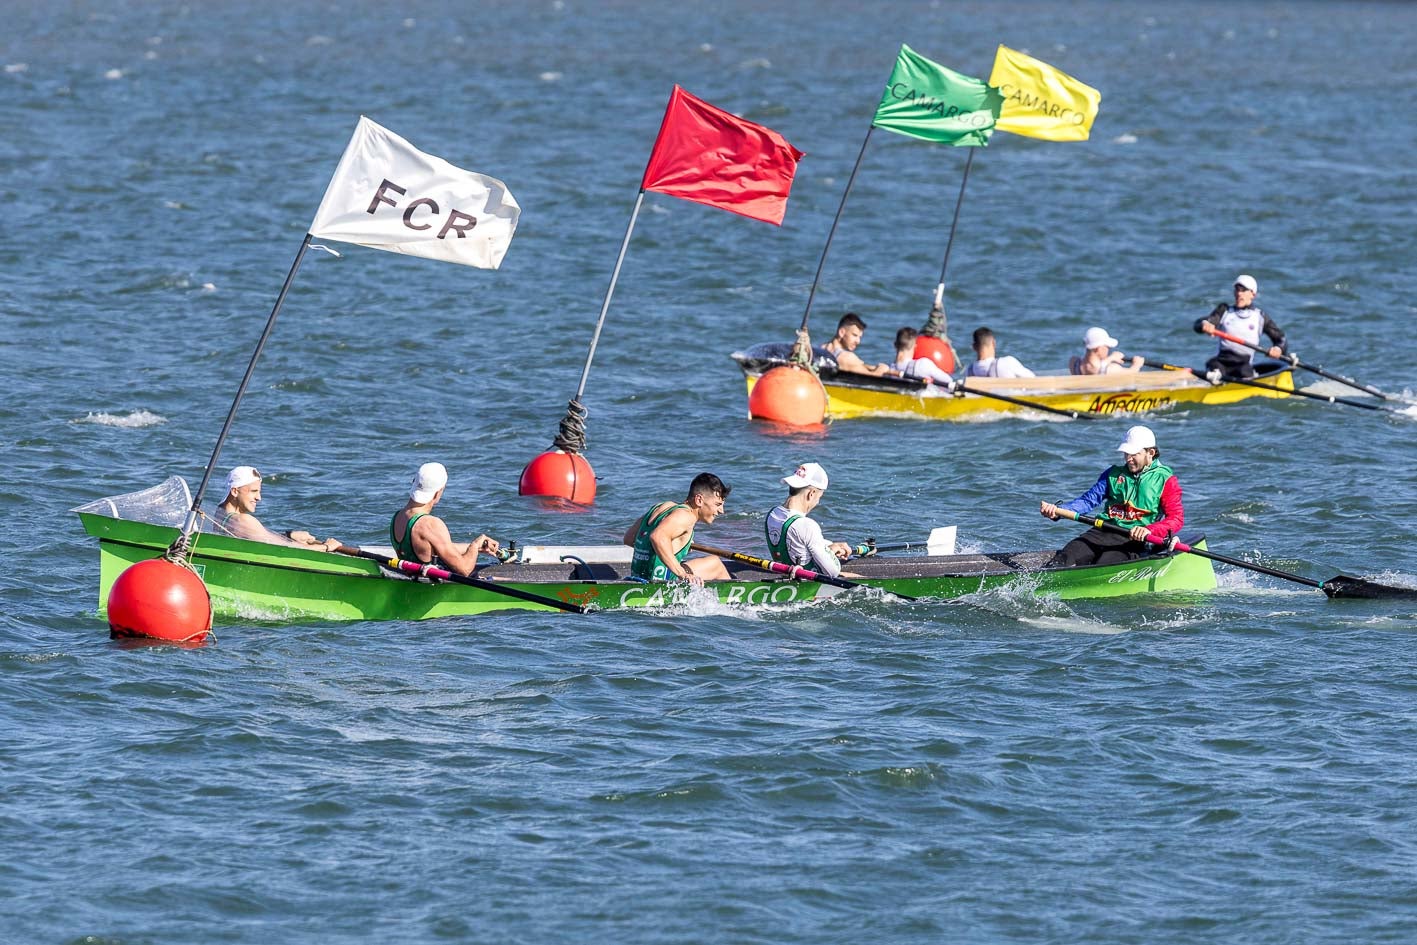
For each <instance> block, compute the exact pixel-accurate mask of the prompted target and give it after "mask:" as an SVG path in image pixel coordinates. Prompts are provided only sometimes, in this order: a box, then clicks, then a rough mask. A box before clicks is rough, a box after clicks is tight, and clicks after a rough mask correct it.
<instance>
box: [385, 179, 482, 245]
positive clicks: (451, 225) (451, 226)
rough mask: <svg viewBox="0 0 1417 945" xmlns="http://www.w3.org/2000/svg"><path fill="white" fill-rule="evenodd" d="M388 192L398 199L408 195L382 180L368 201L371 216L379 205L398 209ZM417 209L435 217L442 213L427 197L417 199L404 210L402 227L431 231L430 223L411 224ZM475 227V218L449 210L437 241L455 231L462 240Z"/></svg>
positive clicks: (399, 188)
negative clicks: (423, 209) (372, 197)
mask: <svg viewBox="0 0 1417 945" xmlns="http://www.w3.org/2000/svg"><path fill="white" fill-rule="evenodd" d="M390 190H392V191H394V192H395V193H397V194H398V195H399V196H400V197H402V196H405V195H406V194H407V193H408V190H407V188H404V187H400V186H399V185H398V184H395V183H394V182H393V181H391V180H389V179H388V178H387V177H386V178H384V182H383V183H382V184H380V185H379V186H378V188H377V189H376V190H375V191H374V199H373V200H371V201H369V213H370V215H371V216H372V215H373V213H374V211H376V210H378V209H379V204H381V203H386V204H388V205H389V206H391V207H393V208H394V209H398V201H396V200H395V199H394V198H392V197H390V196H388V195H387V194H386V193H385V192H386V191H390ZM419 207H427V208H428V212H429V213H430V214H432V215H433V216H435V217H436V216H437V215H438V214H439V213H441V212H442V210H441V209H439V207H438V201H436V200H433V199H431V198H428V197H419V198H418V199H416V200H414V201H412V202H411V203H409V205H408V207H407V208H406V209H405V210H404V212H403V225H404V226H406V227H408V228H409V229H410V230H431V229H433V224H431V223H414V222H413V211H415V210H417V209H418V208H419ZM475 226H477V217H473V216H468V215H467V214H466V213H463V212H462V211H461V210H457V209H452V210H449V211H448V222H446V223H444V224H443V228H442V229H441V230H439V231H438V239H440V240H441V239H447V236H448V233H449V232H450V231H453V230H456V231H457V234H458V239H463V238H464V237H466V236H467V231H468V230H470V229H472V228H473V227H475Z"/></svg>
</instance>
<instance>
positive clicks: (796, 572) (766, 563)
mask: <svg viewBox="0 0 1417 945" xmlns="http://www.w3.org/2000/svg"><path fill="white" fill-rule="evenodd" d="M689 547H691V548H693V549H694V550H695V551H702V552H703V553H704V554H707V555H717V556H718V557H720V558H727V559H729V560H730V561H738V562H740V563H742V564H747V565H752V566H753V567H755V568H758V569H760V570H763V571H770V572H772V573H774V574H785V575H787V576H788V577H790V578H792V579H793V580H803V581H815V582H817V583H818V584H830V585H832V586H833V587H842V588H846V589H848V590H854V589H855V588H858V587H861V586H862V585H860V584H857V583H856V582H855V581H848V580H846V579H845V578H835V577H832V576H831V575H830V574H822V573H821V572H819V571H812V570H809V569H808V568H804V567H801V566H800V565H795V564H783V563H782V562H781V561H771V560H769V559H767V558H757V557H754V556H753V555H746V554H744V553H743V552H741V551H729V550H728V549H727V548H715V547H714V546H712V545H701V544H699V543H698V542H694V543H693V544H692V545H690V546H689Z"/></svg>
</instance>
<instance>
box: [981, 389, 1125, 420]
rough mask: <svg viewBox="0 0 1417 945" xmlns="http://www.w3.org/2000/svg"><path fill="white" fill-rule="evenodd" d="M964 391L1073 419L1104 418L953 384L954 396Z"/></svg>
mask: <svg viewBox="0 0 1417 945" xmlns="http://www.w3.org/2000/svg"><path fill="white" fill-rule="evenodd" d="M966 393H968V394H974V395H975V396H977V397H991V398H993V399H994V400H1002V401H1003V402H1004V403H1007V404H1015V405H1017V406H1019V407H1027V408H1028V409H1029V410H1041V411H1043V412H1044V413H1056V414H1057V415H1058V416H1060V417H1069V418H1071V419H1073V420H1102V419H1105V418H1104V417H1103V416H1102V415H1101V414H1098V413H1083V412H1081V411H1078V410H1064V409H1063V408H1061V407H1049V406H1048V405H1047V404H1039V403H1034V402H1033V401H1031V400H1024V399H1023V398H1022V397H1010V396H1009V395H1007V394H996V393H994V392H993V391H984V390H979V389H978V388H976V387H966V386H965V383H964V381H963V380H961V381H960V382H959V383H958V384H956V385H955V396H956V397H963V396H964V395H965V394H966Z"/></svg>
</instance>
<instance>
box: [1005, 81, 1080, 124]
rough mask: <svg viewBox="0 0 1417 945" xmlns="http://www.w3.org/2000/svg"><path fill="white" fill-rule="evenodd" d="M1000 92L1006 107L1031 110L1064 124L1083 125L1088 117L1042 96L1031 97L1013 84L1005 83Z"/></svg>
mask: <svg viewBox="0 0 1417 945" xmlns="http://www.w3.org/2000/svg"><path fill="white" fill-rule="evenodd" d="M999 91H1000V92H1002V93H1004V103H1005V104H1006V105H1014V106H1016V107H1019V108H1031V109H1033V110H1034V111H1036V112H1038V113H1039V114H1040V115H1043V116H1045V117H1047V118H1056V119H1058V120H1059V121H1063V122H1067V121H1070V122H1072V123H1073V124H1074V125H1081V124H1082V123H1083V122H1084V121H1086V116H1084V115H1083V114H1082V112H1075V111H1073V110H1072V109H1071V108H1068V107H1067V106H1066V105H1059V104H1058V103H1057V102H1050V101H1048V100H1047V99H1046V98H1044V97H1043V96H1041V95H1030V94H1029V93H1027V92H1025V91H1023V90H1022V89H1019V88H1015V87H1014V86H1013V84H1012V83H1009V82H1005V83H1004V84H1003V85H1001V86H999ZM1069 116H1072V117H1069Z"/></svg>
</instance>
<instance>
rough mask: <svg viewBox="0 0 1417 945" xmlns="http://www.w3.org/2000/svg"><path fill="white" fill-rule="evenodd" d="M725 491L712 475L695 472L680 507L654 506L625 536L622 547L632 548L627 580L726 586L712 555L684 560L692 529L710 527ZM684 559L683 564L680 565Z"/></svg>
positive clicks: (725, 572) (719, 511)
mask: <svg viewBox="0 0 1417 945" xmlns="http://www.w3.org/2000/svg"><path fill="white" fill-rule="evenodd" d="M729 491H730V489H729V487H728V486H727V485H725V484H724V482H723V480H722V479H720V478H718V477H717V476H715V475H714V474H713V473H699V474H698V475H697V476H695V477H694V481H693V482H691V483H690V484H689V495H688V497H687V498H686V499H684V501H683V502H678V503H676V502H660V503H659V504H657V505H655V506H654V507H653V508H651V509H650V510H649V511H648V512H646V513H645V514H644V515H642V516H640V518H639V519H638V520H637V521H636V522H635V524H633V525H631V526H630V527H629V529H627V530H626V532H625V544H627V545H629V546H631V547H632V548H634V549H635V553H634V555H633V556H632V557H631V559H630V576H631V577H635V578H639V579H640V580H642V581H670V580H680V581H689V582H691V583H692V584H693V585H694V586H696V587H698V586H702V584H703V583H704V582H705V581H726V580H727V579H728V569H727V568H725V567H724V566H723V562H722V561H720V560H719V559H718V558H715V557H712V556H705V557H702V558H689V557H688V555H689V546H690V545H692V544H693V541H694V528H695V526H698V525H710V524H712V523H713V520H714V519H716V518H718V516H719V515H720V514H722V512H723V501H724V499H727V498H728V493H729ZM686 559H687V560H686Z"/></svg>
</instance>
